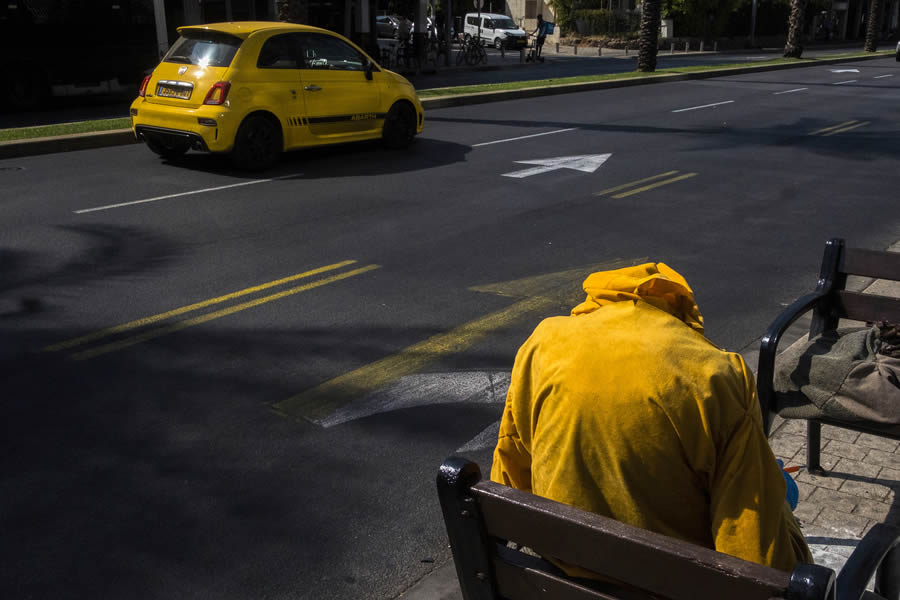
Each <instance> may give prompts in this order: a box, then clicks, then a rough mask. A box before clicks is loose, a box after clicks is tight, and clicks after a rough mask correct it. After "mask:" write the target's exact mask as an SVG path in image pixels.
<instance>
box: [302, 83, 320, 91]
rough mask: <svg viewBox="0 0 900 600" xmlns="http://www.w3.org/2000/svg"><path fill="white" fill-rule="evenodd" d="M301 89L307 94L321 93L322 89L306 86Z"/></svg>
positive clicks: (315, 86)
mask: <svg viewBox="0 0 900 600" xmlns="http://www.w3.org/2000/svg"><path fill="white" fill-rule="evenodd" d="M303 89H304V90H306V91H307V92H321V91H322V88H320V87H319V86H317V85H308V86H306V87H305V88H303Z"/></svg>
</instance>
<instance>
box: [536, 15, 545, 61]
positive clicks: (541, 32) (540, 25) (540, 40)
mask: <svg viewBox="0 0 900 600" xmlns="http://www.w3.org/2000/svg"><path fill="white" fill-rule="evenodd" d="M548 29H549V24H548V23H547V22H546V21H544V16H543V15H538V16H537V29H535V30H534V32H533V34H532V35H535V34H536V35H537V40H535V42H534V60H536V61H537V60H539V61H541V62H544V57H543V56H541V50H542V49H543V47H544V39H545V38H546V37H547V30H548Z"/></svg>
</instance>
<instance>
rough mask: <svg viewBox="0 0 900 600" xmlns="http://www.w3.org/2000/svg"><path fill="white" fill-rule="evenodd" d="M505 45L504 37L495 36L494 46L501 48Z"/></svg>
mask: <svg viewBox="0 0 900 600" xmlns="http://www.w3.org/2000/svg"><path fill="white" fill-rule="evenodd" d="M502 46H503V38H494V48H496V49H497V50H499V49H500V48H501V47H502Z"/></svg>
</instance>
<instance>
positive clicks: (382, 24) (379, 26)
mask: <svg viewBox="0 0 900 600" xmlns="http://www.w3.org/2000/svg"><path fill="white" fill-rule="evenodd" d="M375 29H376V31H377V32H378V37H380V38H394V39H396V38H397V32H398V31H400V19H398V18H397V17H391V16H387V15H384V16H380V17H375Z"/></svg>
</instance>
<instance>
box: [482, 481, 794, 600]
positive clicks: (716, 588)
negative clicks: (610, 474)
mask: <svg viewBox="0 0 900 600" xmlns="http://www.w3.org/2000/svg"><path fill="white" fill-rule="evenodd" d="M472 492H473V493H474V494H475V496H476V497H477V499H478V505H479V510H480V512H481V515H482V518H483V519H484V523H485V527H486V529H487V533H488V535H490V536H493V537H496V538H500V539H502V540H510V541H514V542H516V543H518V544H520V545H524V546H528V547H529V548H532V549H533V550H534V551H536V552H537V553H538V554H541V555H542V556H545V557H553V558H555V559H558V560H560V561H563V562H565V563H567V564H572V565H578V566H580V567H583V568H585V569H587V570H589V571H592V572H594V573H597V574H598V575H600V576H602V577H606V578H609V579H611V580H614V581H618V582H621V583H623V584H627V585H629V586H633V587H638V588H640V589H642V590H645V591H646V592H649V593H651V594H655V595H658V596H661V597H664V598H669V599H671V600H695V599H696V598H697V597H699V596H698V591H699V590H698V587H697V586H698V584H700V582H702V586H703V594H702V596H703V597H706V598H728V600H767V599H769V598H775V597H780V595H781V594H783V592H784V590H785V589H787V587H788V584H789V582H790V574H788V573H784V572H782V571H778V570H776V569H772V568H769V567H764V566H762V565H757V564H753V563H749V562H746V561H743V560H740V559H738V558H735V557H732V556H728V555H725V554H721V553H718V552H715V551H713V550H710V549H708V548H703V547H700V546H696V545H693V544H688V543H686V542H682V541H680V540H675V539H673V538H669V537H667V536H664V535H660V534H657V533H654V532H651V531H646V530H643V529H640V528H637V527H633V526H631V525H627V524H625V523H620V522H618V521H615V520H613V519H609V518H607V517H604V516H601V515H597V514H593V513H588V512H584V511H581V510H579V509H577V508H574V507H571V506H567V505H565V504H560V503H558V502H554V501H552V500H548V499H546V498H541V497H538V496H533V495H531V494H528V493H526V492H522V491H520V490H515V489H512V488H509V487H506V486H502V485H499V484H496V483H493V482H490V481H482V482H481V483H478V484H477V485H475V486H473V487H472ZM648 565H653V567H652V568H648V567H647V566H648Z"/></svg>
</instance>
